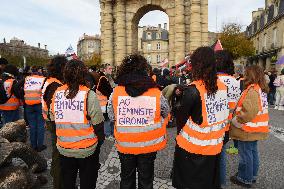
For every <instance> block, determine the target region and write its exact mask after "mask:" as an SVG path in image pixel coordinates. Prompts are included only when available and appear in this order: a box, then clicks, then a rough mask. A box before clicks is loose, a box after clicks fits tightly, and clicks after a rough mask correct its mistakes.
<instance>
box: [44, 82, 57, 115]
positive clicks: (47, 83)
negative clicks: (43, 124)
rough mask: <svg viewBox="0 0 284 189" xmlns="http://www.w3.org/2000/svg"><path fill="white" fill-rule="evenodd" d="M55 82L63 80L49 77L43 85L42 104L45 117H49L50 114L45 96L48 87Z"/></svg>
mask: <svg viewBox="0 0 284 189" xmlns="http://www.w3.org/2000/svg"><path fill="white" fill-rule="evenodd" d="M53 82H56V83H58V84H61V82H60V81H59V80H58V79H56V78H48V79H47V80H46V81H45V83H44V85H43V87H42V97H41V104H42V116H43V118H44V119H47V114H48V108H47V104H46V102H45V101H44V100H43V96H44V94H45V91H46V88H47V87H48V86H49V85H50V84H51V83H53Z"/></svg>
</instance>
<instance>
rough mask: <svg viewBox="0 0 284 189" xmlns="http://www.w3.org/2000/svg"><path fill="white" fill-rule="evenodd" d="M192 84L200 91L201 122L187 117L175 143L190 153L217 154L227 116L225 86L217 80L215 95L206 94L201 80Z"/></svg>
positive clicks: (219, 150) (221, 142)
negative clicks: (195, 121) (199, 123)
mask: <svg viewBox="0 0 284 189" xmlns="http://www.w3.org/2000/svg"><path fill="white" fill-rule="evenodd" d="M192 84H194V85H195V86H196V88H197V90H198V91H199V93H200V97H201V101H202V117H203V123H202V124H201V125H198V124H196V123H194V122H193V121H192V119H191V118H189V119H188V121H187V123H186V124H185V126H184V127H183V128H182V130H181V131H180V133H179V135H178V136H177V144H178V145H179V147H181V148H183V149H184V150H186V151H187V152H190V153H195V154H201V155H216V154H219V153H220V152H221V148H222V145H223V138H224V134H225V130H226V126H227V124H228V116H229V108H228V100H227V87H226V86H225V85H224V84H223V83H222V82H221V81H219V80H217V85H218V91H217V92H216V94H215V95H207V91H206V89H205V85H204V84H203V82H202V81H195V82H193V83H192Z"/></svg>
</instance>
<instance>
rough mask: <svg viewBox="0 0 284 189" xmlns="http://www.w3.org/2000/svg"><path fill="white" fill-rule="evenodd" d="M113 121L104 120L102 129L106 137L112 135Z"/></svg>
mask: <svg viewBox="0 0 284 189" xmlns="http://www.w3.org/2000/svg"><path fill="white" fill-rule="evenodd" d="M113 130H114V122H112V121H110V120H107V121H105V122H104V131H105V135H106V137H109V136H113Z"/></svg>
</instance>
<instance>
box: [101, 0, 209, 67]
mask: <svg viewBox="0 0 284 189" xmlns="http://www.w3.org/2000/svg"><path fill="white" fill-rule="evenodd" d="M100 6H101V42H102V43H101V48H102V49H101V52H102V59H103V61H104V62H106V63H110V64H113V65H119V64H120V63H121V61H122V59H123V58H124V56H126V55H128V54H131V53H135V52H137V51H138V39H137V38H138V37H137V36H138V23H139V20H140V19H141V18H142V17H143V16H144V15H145V14H146V13H148V12H150V11H153V10H160V11H163V12H165V13H166V14H167V15H168V17H169V22H170V23H169V25H170V29H169V61H170V64H171V65H173V64H175V63H177V62H179V61H180V60H182V59H183V58H184V56H185V54H187V53H188V52H190V51H193V50H195V49H196V48H198V47H200V46H202V45H207V43H208V0H100ZM153 19H155V18H153Z"/></svg>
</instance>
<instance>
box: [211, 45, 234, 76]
mask: <svg viewBox="0 0 284 189" xmlns="http://www.w3.org/2000/svg"><path fill="white" fill-rule="evenodd" d="M215 57H216V69H217V72H223V73H226V74H229V75H234V74H235V67H234V62H233V56H232V54H231V53H230V52H229V51H227V50H222V51H217V52H215Z"/></svg>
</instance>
